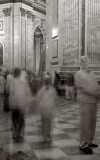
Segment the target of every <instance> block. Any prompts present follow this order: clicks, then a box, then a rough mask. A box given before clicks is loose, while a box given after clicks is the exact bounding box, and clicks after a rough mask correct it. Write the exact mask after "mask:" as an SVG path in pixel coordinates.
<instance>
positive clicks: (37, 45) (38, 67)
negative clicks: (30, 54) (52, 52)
mask: <svg viewBox="0 0 100 160" xmlns="http://www.w3.org/2000/svg"><path fill="white" fill-rule="evenodd" d="M44 68H45V54H44V43H43V34H42V32H41V30H40V28H39V27H36V29H35V32H34V71H35V72H36V73H37V74H38V75H41V74H42V72H43V71H44Z"/></svg>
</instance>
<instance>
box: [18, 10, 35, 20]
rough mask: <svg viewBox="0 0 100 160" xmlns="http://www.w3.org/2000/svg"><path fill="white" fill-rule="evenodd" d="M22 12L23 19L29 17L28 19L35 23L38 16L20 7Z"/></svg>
mask: <svg viewBox="0 0 100 160" xmlns="http://www.w3.org/2000/svg"><path fill="white" fill-rule="evenodd" d="M20 12H21V16H22V17H27V18H28V19H32V21H33V22H34V21H35V19H36V16H35V15H33V14H32V12H31V11H29V10H26V9H24V8H22V7H20Z"/></svg>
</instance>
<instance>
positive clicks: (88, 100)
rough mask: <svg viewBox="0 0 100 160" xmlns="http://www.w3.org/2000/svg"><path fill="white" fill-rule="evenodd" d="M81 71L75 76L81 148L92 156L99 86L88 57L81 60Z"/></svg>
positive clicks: (94, 145)
mask: <svg viewBox="0 0 100 160" xmlns="http://www.w3.org/2000/svg"><path fill="white" fill-rule="evenodd" d="M80 67H81V69H80V71H78V72H76V74H75V87H76V89H77V99H78V102H79V106H80V147H79V150H80V151H82V152H83V153H85V154H92V153H93V151H92V149H91V148H92V147H98V145H97V144H95V143H93V139H94V135H95V128H96V118H97V104H98V93H99V84H98V82H97V80H96V78H95V76H94V74H93V73H92V72H91V71H90V70H89V60H88V58H87V57H86V56H83V57H81V58H80Z"/></svg>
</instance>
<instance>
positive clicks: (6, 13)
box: [3, 7, 12, 17]
mask: <svg viewBox="0 0 100 160" xmlns="http://www.w3.org/2000/svg"><path fill="white" fill-rule="evenodd" d="M11 10H12V7H10V8H4V9H3V13H4V15H5V17H7V16H10V15H11Z"/></svg>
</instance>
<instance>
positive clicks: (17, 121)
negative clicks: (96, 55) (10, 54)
mask: <svg viewBox="0 0 100 160" xmlns="http://www.w3.org/2000/svg"><path fill="white" fill-rule="evenodd" d="M26 77H27V74H26V72H25V71H21V70H20V69H19V68H15V69H14V79H13V81H12V83H11V85H10V95H9V105H10V108H11V110H12V124H13V132H12V134H13V139H14V140H15V141H17V142H19V141H21V140H22V141H23V137H24V128H25V117H24V116H25V111H26V109H27V108H28V107H29V105H30V101H31V99H32V95H31V91H30V88H29V85H28V82H27V80H26Z"/></svg>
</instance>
